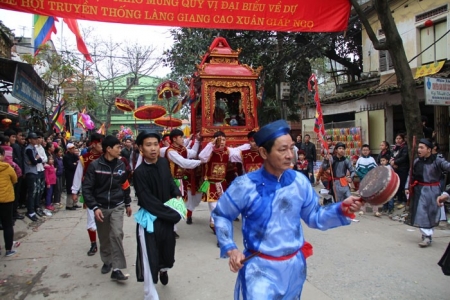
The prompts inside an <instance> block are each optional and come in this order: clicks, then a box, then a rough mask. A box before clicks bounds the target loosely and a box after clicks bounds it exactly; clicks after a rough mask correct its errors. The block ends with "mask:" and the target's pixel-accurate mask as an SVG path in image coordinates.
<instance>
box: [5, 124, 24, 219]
mask: <svg viewBox="0 0 450 300" xmlns="http://www.w3.org/2000/svg"><path fill="white" fill-rule="evenodd" d="M21 135H22V131H20V136H19V137H18V134H17V132H16V131H15V130H12V129H7V130H5V136H7V137H9V143H10V145H11V147H12V149H13V161H14V162H15V163H16V164H17V165H18V166H19V168H20V170H22V173H23V171H24V167H23V153H24V152H23V149H22V147H20V145H19V144H18V143H17V140H18V139H21V138H22V136H21ZM22 180H23V176H20V177H18V178H17V183H16V184H15V185H14V203H13V218H14V220H22V219H24V218H25V217H24V216H23V215H21V214H19V212H18V211H17V209H18V208H19V200H20V193H21V186H22Z"/></svg>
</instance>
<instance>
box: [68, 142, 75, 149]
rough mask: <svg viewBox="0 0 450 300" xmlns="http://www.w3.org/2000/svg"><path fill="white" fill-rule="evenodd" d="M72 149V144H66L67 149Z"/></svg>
mask: <svg viewBox="0 0 450 300" xmlns="http://www.w3.org/2000/svg"><path fill="white" fill-rule="evenodd" d="M73 147H75V145H74V144H73V143H68V144H67V149H72V148H73Z"/></svg>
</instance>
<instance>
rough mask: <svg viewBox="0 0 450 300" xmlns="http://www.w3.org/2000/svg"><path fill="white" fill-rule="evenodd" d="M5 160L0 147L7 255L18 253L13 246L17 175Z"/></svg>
mask: <svg viewBox="0 0 450 300" xmlns="http://www.w3.org/2000/svg"><path fill="white" fill-rule="evenodd" d="M4 160H5V149H3V147H0V224H2V227H3V238H4V239H5V250H6V253H5V256H13V255H14V254H16V251H15V250H12V247H13V238H14V225H13V224H14V220H13V210H14V184H15V183H16V182H17V175H16V172H14V169H13V168H12V167H11V166H10V165H9V164H8V163H6V162H4Z"/></svg>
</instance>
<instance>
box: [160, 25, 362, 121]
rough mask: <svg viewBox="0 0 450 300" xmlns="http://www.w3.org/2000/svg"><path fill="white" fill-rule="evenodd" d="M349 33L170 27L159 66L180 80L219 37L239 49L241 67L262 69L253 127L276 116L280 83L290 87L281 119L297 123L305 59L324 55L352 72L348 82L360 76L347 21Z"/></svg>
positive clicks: (354, 31) (354, 29)
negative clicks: (256, 119) (284, 116)
mask: <svg viewBox="0 0 450 300" xmlns="http://www.w3.org/2000/svg"><path fill="white" fill-rule="evenodd" d="M350 31H351V34H349V35H348V36H345V37H344V36H343V35H342V34H338V33H332V34H311V33H288V32H273V31H236V30H214V29H191V28H181V29H174V30H172V31H171V34H172V37H173V39H174V45H173V47H172V48H171V49H169V50H167V51H165V53H164V55H163V62H164V64H165V65H166V66H169V67H170V68H171V69H172V74H171V78H174V79H176V80H177V81H178V82H182V79H183V78H185V77H189V76H190V75H191V74H192V73H193V71H194V70H195V67H194V66H195V65H196V64H199V63H200V62H201V57H202V56H203V55H204V54H205V52H206V51H207V49H208V47H209V45H210V44H211V42H212V41H213V39H214V38H215V37H216V36H222V37H224V38H226V39H227V40H228V42H229V43H230V45H231V47H232V48H234V49H238V48H241V49H242V51H241V54H240V56H239V59H240V61H241V63H244V64H247V65H249V66H252V67H253V68H257V67H259V66H263V70H262V72H261V74H260V79H259V81H258V85H259V86H264V99H263V101H262V103H261V104H260V106H259V107H258V117H259V124H260V125H263V124H266V123H268V122H270V121H273V120H274V119H278V118H280V116H281V105H280V99H279V97H278V96H277V95H276V94H277V88H276V86H277V85H279V83H280V82H282V81H286V82H289V83H290V85H291V96H290V98H289V101H288V103H287V106H288V115H287V118H288V119H289V120H299V113H298V112H299V111H298V109H299V104H300V102H303V99H304V98H305V97H306V95H307V94H308V93H307V80H308V78H309V76H310V75H311V65H310V62H311V60H313V59H315V58H320V57H328V56H330V58H333V59H339V60H340V62H341V63H342V64H343V65H346V67H348V68H351V69H352V71H351V74H352V76H350V77H351V78H354V77H355V76H359V74H360V73H361V64H360V59H359V58H360V57H361V55H358V51H359V53H360V45H359V46H357V41H358V38H359V39H360V26H359V23H358V22H354V23H352V26H351V27H350V29H349V32H350ZM355 40H356V42H355ZM335 49H337V50H335ZM348 57H353V58H354V59H349V58H348Z"/></svg>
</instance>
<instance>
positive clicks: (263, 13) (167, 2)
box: [0, 0, 351, 32]
mask: <svg viewBox="0 0 450 300" xmlns="http://www.w3.org/2000/svg"><path fill="white" fill-rule="evenodd" d="M0 8H4V9H10V10H15V11H21V12H27V13H32V14H39V15H44V16H58V17H61V18H69V19H84V20H91V21H100V22H110V23H125V24H142V25H161V26H174V27H193V28H216V29H243V30H273V31H297V32H336V31H344V30H347V23H348V19H349V16H350V9H351V4H350V1H349V0H320V1H299V0H280V1H274V0H257V1H251V0H234V1H233V0H114V1H111V0H58V1H55V0H0Z"/></svg>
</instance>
